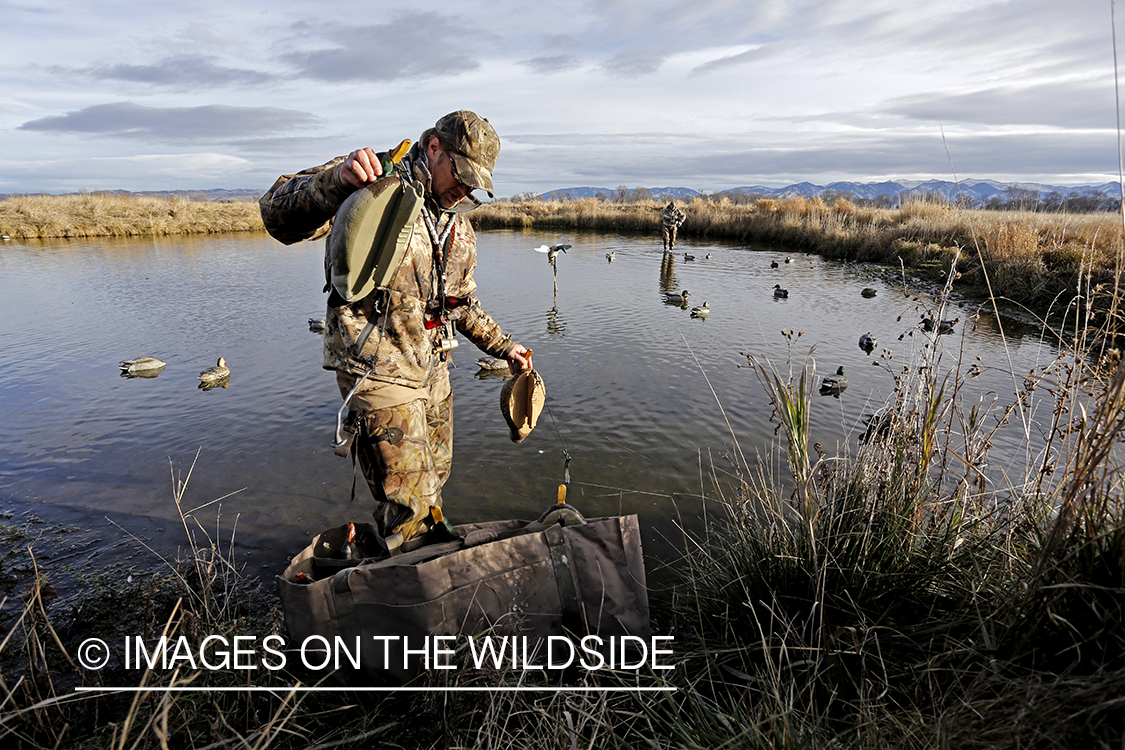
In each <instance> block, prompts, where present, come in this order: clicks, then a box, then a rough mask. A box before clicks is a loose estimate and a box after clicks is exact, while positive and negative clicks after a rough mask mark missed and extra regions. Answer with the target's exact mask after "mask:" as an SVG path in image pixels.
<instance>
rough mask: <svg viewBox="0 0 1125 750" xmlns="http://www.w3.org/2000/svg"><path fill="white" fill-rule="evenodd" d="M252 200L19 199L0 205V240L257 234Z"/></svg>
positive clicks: (259, 219) (83, 196) (103, 196)
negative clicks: (1, 237) (5, 237)
mask: <svg viewBox="0 0 1125 750" xmlns="http://www.w3.org/2000/svg"><path fill="white" fill-rule="evenodd" d="M262 229H263V226H262V217H261V214H260V213H259V211H258V204H257V203H256V202H254V201H240V202H232V203H218V202H212V201H190V200H185V199H181V198H174V199H171V200H165V199H162V198H147V197H143V196H135V195H116V194H113V193H81V194H76V195H22V196H13V197H10V198H7V199H6V200H3V201H0V235H7V236H8V237H12V238H16V239H46V238H51V237H61V238H67V237H75V238H77V237H133V236H149V235H172V234H207V233H216V232H250V231H261V230H262Z"/></svg>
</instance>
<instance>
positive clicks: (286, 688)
mask: <svg viewBox="0 0 1125 750" xmlns="http://www.w3.org/2000/svg"><path fill="white" fill-rule="evenodd" d="M677 689H678V688H674V687H315V686H311V685H283V686H281V687H260V686H254V685H250V686H247V687H76V688H74V692H76V693H208V692H214V693H281V692H294V691H296V692H299V693H312V692H320V693H340V692H351V693H394V692H404V693H674V692H676V690H677Z"/></svg>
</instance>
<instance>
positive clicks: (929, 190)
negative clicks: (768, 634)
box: [541, 180, 1120, 203]
mask: <svg viewBox="0 0 1125 750" xmlns="http://www.w3.org/2000/svg"><path fill="white" fill-rule="evenodd" d="M1013 188H1014V189H1016V190H1019V191H1021V192H1022V191H1026V192H1025V193H1024V194H1025V195H1026V194H1027V193H1032V194H1034V195H1035V196H1036V197H1037V198H1040V199H1042V198H1045V197H1047V196H1049V195H1050V194H1051V193H1058V194H1059V195H1061V196H1064V197H1065V196H1067V195H1070V194H1071V193H1078V194H1079V195H1084V196H1086V195H1095V194H1097V193H1104V194H1106V195H1108V196H1116V195H1118V193H1119V192H1120V187H1119V186H1118V184H1117V183H1116V182H1105V183H1102V184H1100V185H1078V186H1074V185H1070V186H1064V185H1042V184H1040V183H1035V182H1013V183H1004V182H997V181H996V180H965V181H964V182H962V183H960V185H958V184H957V183H955V182H950V181H947V180H926V181H924V182H923V181H920V180H895V181H888V182H831V183H829V184H827V185H814V184H812V183H811V182H798V183H795V184H793V185H786V186H785V187H765V186H763V185H747V186H744V187H736V188H731V189H729V190H722V191H716V192H715V193H711V194H722V193H749V194H755V195H771V196H777V197H779V198H788V197H793V196H798V195H806V196H814V195H823V194H824V193H826V192H832V191H837V192H841V193H851V194H852V195H853V196H855V197H856V198H865V199H873V198H878V197H879V196H880V195H885V196H888V197H891V198H894V197H895V196H898V195H904V194H905V195H942V196H945V197H946V198H949V199H950V200H956V199H957V197H958V196H959V195H960V196H964V197H966V198H972V199H973V200H975V201H979V202H982V203H983V202H986V201H988V200H990V199H991V198H994V197H998V198H1005V197H1006V196H1008V194H1009V191H1010V190H1011V189H1013ZM647 190H648V191H649V194H650V195H652V197H654V198H659V199H661V200H663V199H664V198H669V199H678V200H690V199H692V198H695V197H696V196H699V195H702V193H700V192H699V191H698V190H692V189H691V188H685V187H662V188H647ZM618 192H619V189H618V188H604V187H574V188H562V189H559V190H551V191H550V192H546V193H543V194H542V196H541V197H542V198H543V199H544V200H566V199H567V198H570V199H576V198H590V197H596V196H597V195H598V194H599V193H601V194H603V195H605V196H608V197H611V198H612V197H613V196H615V195H617V194H618ZM630 192H633V190H630Z"/></svg>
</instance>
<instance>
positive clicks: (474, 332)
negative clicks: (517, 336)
mask: <svg viewBox="0 0 1125 750" xmlns="http://www.w3.org/2000/svg"><path fill="white" fill-rule="evenodd" d="M468 299H469V304H468V305H466V306H465V307H462V308H460V309H459V312H460V315H458V316H457V318H456V319H455V321H454V322H455V323H456V325H457V330H458V331H460V332H461V333H463V334H464V335H465V338H467V339H469V341H472V342H473V343H474V344H476V345H477V348H478V349H480V350H481V351H483V352H485V353H486V354H488V355H489V356H492V357H500V358H501V359H507V357H508V353H509V352H511V351H512V347H513V346H514V344H513V343H512V337H511V336H506V335H505V334H504V331H503V329H501V328H500V324H499V323H497V322H496V321H495V320H493V318H492V316H491V315H489V314H488V313H487V312H486V311H485V309H484V308H483V307H482V306H481V304H480V300H478V299H477V298H476V295H473V296H471V297H469V298H468Z"/></svg>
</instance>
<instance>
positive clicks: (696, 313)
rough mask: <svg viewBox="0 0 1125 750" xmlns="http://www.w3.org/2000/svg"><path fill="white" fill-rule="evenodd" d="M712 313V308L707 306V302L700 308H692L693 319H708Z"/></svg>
mask: <svg viewBox="0 0 1125 750" xmlns="http://www.w3.org/2000/svg"><path fill="white" fill-rule="evenodd" d="M710 312H711V308H710V307H708V306H707V303H706V302H704V303H703V304H702V305H700V306H699V307H693V308H691V317H693V318H706V317H707V315H708V314H709V313H710Z"/></svg>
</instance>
